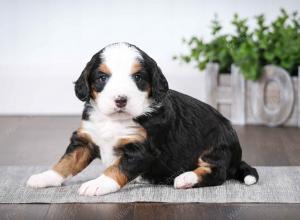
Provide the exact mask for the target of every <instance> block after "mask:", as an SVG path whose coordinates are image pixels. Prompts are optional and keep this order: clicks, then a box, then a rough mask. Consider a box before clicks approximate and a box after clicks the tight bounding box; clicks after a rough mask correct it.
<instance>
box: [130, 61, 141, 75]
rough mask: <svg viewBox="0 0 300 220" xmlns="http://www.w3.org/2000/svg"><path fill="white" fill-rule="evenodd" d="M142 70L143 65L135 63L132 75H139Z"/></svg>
mask: <svg viewBox="0 0 300 220" xmlns="http://www.w3.org/2000/svg"><path fill="white" fill-rule="evenodd" d="M141 69H142V65H141V64H140V63H139V62H135V63H134V64H133V65H132V67H131V74H134V73H137V72H139V71H140V70H141Z"/></svg>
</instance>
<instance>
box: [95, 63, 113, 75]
mask: <svg viewBox="0 0 300 220" xmlns="http://www.w3.org/2000/svg"><path fill="white" fill-rule="evenodd" d="M98 69H99V70H100V71H101V72H102V73H106V74H111V71H110V69H109V68H108V66H107V65H106V64H105V63H101V64H100V66H99V68H98Z"/></svg>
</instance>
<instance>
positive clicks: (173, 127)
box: [27, 43, 258, 196]
mask: <svg viewBox="0 0 300 220" xmlns="http://www.w3.org/2000/svg"><path fill="white" fill-rule="evenodd" d="M75 92H76V95H77V97H78V98H79V99H80V100H81V101H84V102H85V108H84V110H83V114H82V121H81V123H80V127H79V128H78V129H77V130H76V131H75V132H74V133H73V135H72V137H71V143H70V144H69V146H68V148H67V150H66V153H65V154H64V155H63V157H62V158H61V159H60V160H59V162H58V163H57V164H55V165H54V166H53V167H52V169H50V170H48V171H45V172H43V173H40V174H36V175H33V176H31V177H30V178H29V180H28V182H27V185H28V186H31V187H48V186H60V185H61V184H62V183H63V182H64V181H66V180H67V179H69V178H71V177H72V176H75V175H76V174H77V173H79V172H80V171H82V170H83V169H84V168H85V167H86V166H88V164H89V163H90V162H91V161H92V160H93V159H95V158H96V157H100V158H101V159H102V161H103V163H104V164H105V166H106V170H105V171H104V173H102V174H101V175H100V176H99V177H98V178H96V179H94V180H91V181H88V182H86V183H84V184H82V186H81V187H80V189H79V193H80V194H81V195H87V196H94V195H104V194H107V193H112V192H115V191H117V190H119V189H120V188H122V187H123V186H124V185H125V184H126V183H128V182H130V181H131V180H133V179H135V178H136V177H138V176H141V177H142V178H143V179H146V180H148V181H149V182H151V183H154V184H174V187H175V188H178V189H186V188H191V187H199V186H216V185H220V184H222V183H224V181H225V180H227V179H237V180H239V181H241V182H244V183H245V184H247V185H251V184H254V183H256V182H257V181H258V174H257V171H256V170H255V169H254V168H252V167H250V166H249V165H248V164H246V163H245V162H244V161H242V160H241V157H242V150H241V147H240V144H239V140H238V137H237V135H236V133H235V131H234V129H233V128H232V126H231V124H230V122H229V121H228V120H227V119H226V118H224V117H223V116H222V115H221V114H220V113H218V112H217V111H216V110H215V109H214V108H212V107H210V106H209V105H207V104H205V103H203V102H201V101H198V100H196V99H194V98H192V97H189V96H187V95H184V94H181V93H179V92H176V91H174V90H170V89H169V87H168V82H167V80H166V79H165V77H164V75H163V74H162V72H161V70H160V68H159V67H158V66H157V64H156V62H155V61H154V60H153V59H152V58H151V57H149V56H148V55H147V54H146V53H145V52H143V51H142V50H140V49H139V48H138V47H136V46H134V45H131V44H128V43H116V44H111V45H109V46H107V47H105V48H104V49H102V50H101V51H99V52H98V53H96V54H95V55H94V56H93V57H92V59H91V61H90V62H89V63H88V64H87V65H86V67H85V69H84V70H83V72H82V74H81V76H80V77H79V79H78V80H77V81H76V83H75Z"/></svg>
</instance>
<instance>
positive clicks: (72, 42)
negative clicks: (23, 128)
mask: <svg viewBox="0 0 300 220" xmlns="http://www.w3.org/2000/svg"><path fill="white" fill-rule="evenodd" d="M281 7H284V8H285V9H286V10H287V11H288V12H292V11H299V10H300V1H298V0H276V1H272V0H266V1H261V0H252V1H237V0H223V1H220V0H202V1H197V0H185V1H174V0H165V1H158V0H157V1H156V0H154V1H138V0H127V1H117V0H111V1H101V0H98V1H96V0H95V1H94V0H86V1H71V0H52V1H50V0H49V1H38V0H27V1H23V0H0V32H1V35H0V36H1V37H0V39H1V40H0V115H77V114H80V113H81V111H82V106H83V103H81V102H80V101H79V100H78V99H77V98H76V97H75V94H74V89H73V82H74V81H75V80H76V79H77V78H78V76H79V74H80V73H81V71H82V69H83V68H84V66H85V64H86V63H87V62H88V61H89V59H90V58H91V56H92V55H93V54H94V53H96V52H97V51H99V50H100V49H101V48H103V47H104V46H106V45H107V44H110V43H113V42H118V41H127V42H130V43H132V44H135V45H137V46H138V47H140V48H141V49H143V50H144V51H146V52H147V53H148V54H149V55H150V56H152V57H153V58H154V59H155V60H156V61H157V62H158V64H159V66H160V67H161V68H162V70H163V72H164V74H165V75H166V77H167V79H168V80H169V84H170V87H171V88H173V89H176V90H179V91H182V92H184V93H187V94H189V95H192V96H194V97H196V98H199V99H203V87H204V79H203V74H200V72H199V70H198V69H196V68H193V65H187V64H180V62H177V61H174V60H173V59H172V57H173V56H174V55H177V54H180V53H183V52H185V50H186V46H185V45H183V44H182V38H183V37H186V38H189V37H190V36H192V35H198V36H201V37H203V38H204V39H206V40H209V39H210V28H209V27H210V21H211V20H212V19H213V17H214V14H216V13H217V14H218V17H219V20H220V22H221V24H222V25H223V27H224V30H225V31H226V32H230V31H232V30H231V28H232V27H231V26H230V21H231V19H232V16H233V14H234V13H238V14H240V15H241V16H243V17H249V18H252V17H253V16H254V15H257V14H260V13H264V14H265V16H266V20H267V21H268V20H272V19H274V18H275V17H276V16H277V15H278V13H279V9H280V8H281ZM249 25H250V26H251V25H252V23H251V21H250V22H249Z"/></svg>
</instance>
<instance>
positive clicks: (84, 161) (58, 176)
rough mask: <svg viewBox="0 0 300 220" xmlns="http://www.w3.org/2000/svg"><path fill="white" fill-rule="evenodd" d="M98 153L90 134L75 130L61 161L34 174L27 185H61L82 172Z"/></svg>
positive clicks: (38, 186) (40, 186)
mask: <svg viewBox="0 0 300 220" xmlns="http://www.w3.org/2000/svg"><path fill="white" fill-rule="evenodd" d="M98 155H99V151H98V148H97V146H95V145H93V144H92V142H91V139H90V138H89V136H88V135H86V134H83V133H80V132H74V133H73V135H72V137H71V143H70V144H69V146H68V148H67V150H66V153H65V154H64V155H63V157H62V158H61V159H60V160H59V162H58V163H56V164H55V165H54V166H53V167H52V169H50V170H47V171H45V172H42V173H39V174H35V175H32V176H31V177H30V178H29V179H28V181H27V186H30V187H34V188H43V187H49V186H60V185H61V184H62V183H63V182H64V181H66V180H67V179H69V178H70V177H72V176H75V175H76V174H77V173H79V172H81V171H82V170H83V169H84V168H85V167H86V166H87V165H88V164H89V163H90V162H91V161H92V160H93V159H94V158H95V157H96V156H98Z"/></svg>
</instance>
